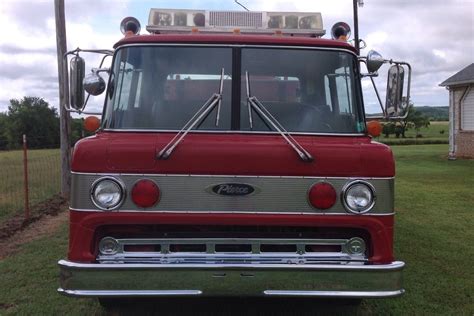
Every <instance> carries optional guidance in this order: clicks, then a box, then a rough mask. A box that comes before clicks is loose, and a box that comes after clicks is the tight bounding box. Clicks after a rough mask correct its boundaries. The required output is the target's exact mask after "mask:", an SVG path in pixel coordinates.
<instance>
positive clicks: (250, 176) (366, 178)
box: [71, 171, 395, 180]
mask: <svg viewBox="0 0 474 316" xmlns="http://www.w3.org/2000/svg"><path fill="white" fill-rule="evenodd" d="M71 174H78V175H90V176H141V177H154V176H159V177H206V178H231V177H234V178H272V179H273V178H278V179H318V180H319V179H328V180H329V179H335V180H393V179H395V177H315V176H261V175H220V174H219V175H213V174H209V175H206V174H182V173H103V172H99V173H97V172H77V171H71Z"/></svg>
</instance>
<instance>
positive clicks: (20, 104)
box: [0, 96, 84, 150]
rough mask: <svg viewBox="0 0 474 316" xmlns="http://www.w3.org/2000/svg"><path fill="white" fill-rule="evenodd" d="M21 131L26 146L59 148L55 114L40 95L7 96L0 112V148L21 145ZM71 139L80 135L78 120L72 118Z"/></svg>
mask: <svg viewBox="0 0 474 316" xmlns="http://www.w3.org/2000/svg"><path fill="white" fill-rule="evenodd" d="M23 134H25V135H27V141H28V147H29V148H59V144H60V136H59V115H58V112H57V110H56V109H55V108H53V107H50V105H49V103H48V102H46V101H45V100H44V99H43V98H39V97H29V96H25V97H23V98H22V99H20V100H18V99H11V100H10V105H9V106H8V110H7V112H4V113H0V150H10V149H18V148H21V146H22V144H23ZM71 136H72V137H71V138H72V139H71V142H72V144H74V143H75V142H76V141H77V140H79V139H80V138H81V137H83V136H84V132H83V128H82V119H73V120H72V124H71Z"/></svg>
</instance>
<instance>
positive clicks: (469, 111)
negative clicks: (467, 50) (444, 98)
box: [440, 63, 474, 158]
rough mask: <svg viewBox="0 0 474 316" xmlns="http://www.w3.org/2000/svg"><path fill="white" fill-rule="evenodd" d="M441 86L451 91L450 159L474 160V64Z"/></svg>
mask: <svg viewBox="0 0 474 316" xmlns="http://www.w3.org/2000/svg"><path fill="white" fill-rule="evenodd" d="M440 86H442V87H446V89H448V90H449V157H450V158H474V63H472V64H470V65H469V66H467V67H466V68H464V69H462V70H461V71H459V72H457V73H456V74H454V75H452V76H451V77H449V78H448V79H446V80H445V81H443V82H442V83H441V84H440Z"/></svg>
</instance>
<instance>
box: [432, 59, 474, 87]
mask: <svg viewBox="0 0 474 316" xmlns="http://www.w3.org/2000/svg"><path fill="white" fill-rule="evenodd" d="M465 83H474V63H472V64H470V65H469V66H467V67H466V68H464V69H462V70H461V71H459V72H457V73H455V74H454V75H452V76H451V77H449V78H448V79H446V80H445V81H443V82H442V83H440V84H439V85H440V86H441V87H445V86H454V85H459V84H465Z"/></svg>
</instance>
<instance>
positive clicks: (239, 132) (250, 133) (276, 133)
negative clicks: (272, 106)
mask: <svg viewBox="0 0 474 316" xmlns="http://www.w3.org/2000/svg"><path fill="white" fill-rule="evenodd" d="M102 131H105V132H120V133H158V132H159V133H176V132H178V131H179V130H174V129H171V130H170V129H146V130H145V129H133V128H127V129H125V128H124V129H118V128H117V129H115V128H104V129H102ZM192 133H207V134H249V135H256V134H260V135H279V134H278V132H271V131H268V132H265V131H232V130H222V131H217V130H201V129H200V130H192V131H191V132H190V134H192ZM290 133H291V135H293V136H344V137H353V136H367V134H364V133H347V134H343V133H340V134H338V133H302V132H290Z"/></svg>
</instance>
